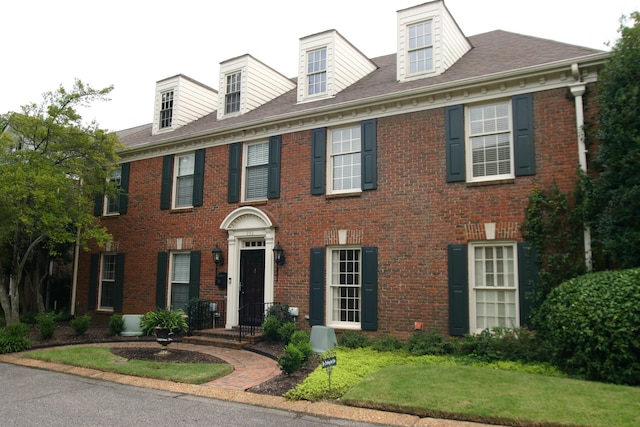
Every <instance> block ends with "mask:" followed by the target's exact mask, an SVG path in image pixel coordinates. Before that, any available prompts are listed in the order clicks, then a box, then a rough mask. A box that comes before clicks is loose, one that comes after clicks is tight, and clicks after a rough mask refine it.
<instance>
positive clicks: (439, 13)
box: [396, 1, 471, 82]
mask: <svg viewBox="0 0 640 427" xmlns="http://www.w3.org/2000/svg"><path fill="white" fill-rule="evenodd" d="M429 20H430V21H431V22H432V27H431V31H432V37H433V66H434V68H433V70H432V71H427V72H424V73H420V74H415V75H410V74H409V71H408V62H409V60H408V54H407V50H408V44H407V26H409V25H412V24H416V23H419V22H424V21H429ZM470 49H471V44H470V43H469V42H468V40H467V39H466V37H465V35H464V34H463V33H462V32H461V31H460V28H459V27H458V25H457V24H456V22H455V20H454V19H453V17H452V16H451V14H450V13H449V10H448V9H447V8H446V7H445V5H444V2H442V1H433V2H430V3H425V4H421V5H419V6H415V7H410V8H408V9H403V10H400V11H398V54H397V64H396V70H397V78H398V80H399V81H401V82H402V81H406V80H415V79H419V78H425V77H433V76H437V75H439V74H442V73H444V72H445V71H446V70H447V68H449V67H450V66H451V65H452V64H454V63H455V62H456V61H457V60H458V59H460V58H461V57H462V56H463V55H464V54H465V53H466V52H467V51H469V50H470Z"/></svg>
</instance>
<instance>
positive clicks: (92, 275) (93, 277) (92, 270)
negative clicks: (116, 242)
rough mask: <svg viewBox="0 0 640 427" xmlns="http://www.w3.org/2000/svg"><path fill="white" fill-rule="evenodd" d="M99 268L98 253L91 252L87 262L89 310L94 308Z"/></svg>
mask: <svg viewBox="0 0 640 427" xmlns="http://www.w3.org/2000/svg"><path fill="white" fill-rule="evenodd" d="M99 269H100V254H91V261H90V264H89V300H88V301H87V308H88V309H89V310H95V309H96V301H97V296H98V271H99Z"/></svg>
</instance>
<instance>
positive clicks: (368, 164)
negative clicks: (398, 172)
mask: <svg viewBox="0 0 640 427" xmlns="http://www.w3.org/2000/svg"><path fill="white" fill-rule="evenodd" d="M361 128H362V130H361V136H362V189H363V190H375V189H376V188H378V170H377V168H378V164H377V163H378V148H377V139H378V136H377V133H378V130H377V120H376V119H370V120H364V121H363V122H362V125H361Z"/></svg>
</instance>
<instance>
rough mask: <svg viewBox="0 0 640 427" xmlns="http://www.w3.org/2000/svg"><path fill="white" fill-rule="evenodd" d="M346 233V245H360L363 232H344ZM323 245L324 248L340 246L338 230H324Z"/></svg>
mask: <svg viewBox="0 0 640 427" xmlns="http://www.w3.org/2000/svg"><path fill="white" fill-rule="evenodd" d="M344 231H346V233H347V240H346V242H344V244H346V245H361V244H362V236H363V234H364V233H363V231H362V230H361V229H352V230H344ZM324 244H325V245H326V246H335V245H339V244H340V233H339V230H335V229H334V230H325V232H324Z"/></svg>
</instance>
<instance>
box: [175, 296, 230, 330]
mask: <svg viewBox="0 0 640 427" xmlns="http://www.w3.org/2000/svg"><path fill="white" fill-rule="evenodd" d="M185 313H186V315H187V322H188V324H189V331H188V334H189V335H192V333H193V331H200V330H202V329H211V328H216V327H221V326H222V325H223V323H224V319H225V318H226V314H227V301H226V300H225V299H223V298H217V299H194V300H191V301H189V303H188V304H187V307H186V308H185Z"/></svg>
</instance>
